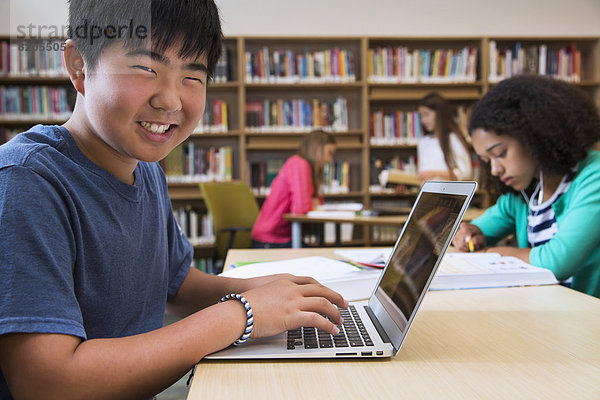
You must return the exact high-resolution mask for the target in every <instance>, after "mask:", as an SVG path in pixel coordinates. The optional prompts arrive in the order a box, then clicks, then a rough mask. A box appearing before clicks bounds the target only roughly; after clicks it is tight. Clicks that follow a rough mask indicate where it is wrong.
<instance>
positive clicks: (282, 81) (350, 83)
mask: <svg viewBox="0 0 600 400" xmlns="http://www.w3.org/2000/svg"><path fill="white" fill-rule="evenodd" d="M8 40H9V38H8V37H3V38H2V37H0V42H1V41H4V42H6V41H8ZM494 45H495V48H496V50H497V51H498V56H497V58H496V59H505V56H506V54H507V50H510V52H512V53H514V54H518V53H519V49H523V50H522V54H526V53H527V49H529V52H530V53H531V54H533V53H532V52H533V50H532V49H533V48H534V47H535V48H537V49H538V51H539V48H540V46H545V48H546V52H547V54H553V55H554V54H562V53H560V50H561V49H565V51H567V53H568V52H569V51H572V50H573V49H576V50H577V51H578V52H579V54H580V55H579V56H578V58H577V63H578V64H579V70H580V72H579V79H578V80H577V81H575V83H576V84H577V85H579V86H580V87H582V88H583V89H584V90H585V91H586V92H588V93H589V94H590V96H591V97H592V98H593V99H594V101H595V102H596V104H598V105H599V106H600V38H599V37H480V36H473V37H367V36H356V37H347V36H344V37H321V36H303V37H292V36H290V37H270V36H264V37H261V36H235V37H227V38H226V39H225V42H224V46H225V48H226V51H227V62H226V66H225V67H223V66H222V67H223V68H226V69H227V70H228V74H227V80H226V81H224V80H223V79H219V80H218V81H215V82H214V83H211V84H210V85H209V87H208V90H207V100H208V101H209V102H210V101H222V102H224V103H226V104H227V111H226V112H227V117H226V118H227V128H226V130H225V131H223V132H212V131H210V130H204V131H203V132H199V133H194V134H192V135H191V136H190V138H189V139H188V140H187V142H193V143H194V146H195V147H200V148H209V147H229V148H230V150H231V177H232V179H237V180H245V181H249V180H250V172H251V165H252V164H253V163H257V162H260V161H263V160H281V161H282V160H285V159H286V158H287V157H289V156H291V155H292V154H294V152H295V151H296V149H297V147H298V143H299V140H300V138H301V137H302V135H303V134H304V132H306V131H308V130H310V127H309V126H304V127H303V128H297V127H296V128H294V127H290V126H287V127H283V128H277V127H271V128H269V129H262V131H261V129H256V128H252V127H250V126H249V125H250V124H251V123H253V122H252V121H248V120H247V113H246V104H247V103H248V102H255V103H259V102H260V103H263V104H264V103H265V101H269V102H274V103H275V102H277V101H279V102H281V103H289V104H292V103H293V101H303V102H304V103H306V104H313V102H314V101H318V102H319V104H330V103H333V102H335V101H336V100H337V99H340V98H342V99H344V103H345V107H346V111H345V115H344V117H345V125H344V126H342V127H341V128H340V127H339V126H338V127H334V128H332V129H333V131H332V134H333V135H334V137H335V138H336V140H337V143H338V146H337V152H336V156H335V158H336V160H337V161H344V162H347V163H348V164H349V170H350V179H349V185H348V186H349V187H348V188H347V190H346V191H344V192H340V193H337V194H327V195H326V196H325V198H326V201H328V202H335V201H357V202H361V203H363V204H364V205H365V207H366V208H369V207H372V206H378V205H385V206H394V205H398V207H401V206H405V205H406V204H409V203H410V202H411V200H412V199H413V198H414V193H405V194H397V193H386V192H380V191H376V190H373V188H371V183H373V182H372V181H373V176H372V175H373V174H372V172H373V169H374V167H373V165H372V162H373V160H375V159H379V160H382V161H384V163H385V162H387V161H388V160H389V159H393V158H396V159H400V160H408V159H410V157H411V156H413V157H414V156H415V155H416V145H415V143H414V142H412V143H409V142H406V143H399V142H394V143H375V142H373V141H372V139H371V137H370V136H371V131H372V114H373V112H375V111H377V110H381V111H382V113H383V114H386V113H394V112H396V111H405V112H412V111H415V110H416V106H417V102H418V100H419V99H420V98H421V97H422V96H423V95H425V94H427V93H429V92H433V91H435V92H438V93H440V94H442V95H443V96H444V97H446V98H447V99H449V100H450V101H451V102H452V104H453V105H454V106H456V107H464V108H468V107H469V106H471V105H473V104H474V103H475V102H476V101H477V100H478V99H479V98H480V97H481V96H482V95H483V94H485V93H486V92H487V91H488V90H489V88H490V87H491V86H492V85H494V84H495V83H496V81H497V79H495V77H494V76H492V75H491V73H492V72H493V71H496V72H497V71H498V63H495V65H496V66H495V67H494V66H493V65H492V63H493V59H494V58H493V57H494V54H495V53H494V52H493V51H491V50H490V47H491V46H492V50H493V46H494ZM335 49H337V50H335ZM384 49H387V50H389V53H388V55H391V56H392V57H393V55H394V54H411V55H414V54H416V53H418V52H419V51H420V52H421V53H420V54H421V56H423V57H424V54H425V53H424V52H429V53H430V56H431V58H432V62H433V60H434V59H435V56H436V50H437V51H438V56H440V57H442V56H441V53H444V57H445V58H446V59H449V56H448V54H450V52H449V50H451V51H452V54H453V55H457V54H461V52H464V51H467V52H468V53H470V54H472V57H471V62H473V61H474V65H473V66H472V67H471V70H470V71H471V74H470V76H467V77H465V76H461V75H454V78H448V77H447V76H446V74H445V72H448V71H451V70H452V68H454V67H453V66H452V64H450V65H449V66H448V67H447V68H441V69H440V68H438V71H439V72H440V73H441V74H438V76H433V77H431V76H428V77H423V76H421V77H415V76H412V77H410V76H409V75H408V74H407V73H406V65H407V63H406V59H405V63H404V68H405V69H404V74H403V75H402V76H401V77H399V76H396V77H394V76H391V77H385V78H381V77H379V78H377V77H374V75H375V74H374V72H373V71H374V68H378V67H375V66H376V65H377V64H376V63H375V62H374V61H372V60H373V59H374V58H373V57H374V55H377V54H378V53H377V52H378V51H380V52H382V51H383V50H384ZM333 50H335V51H336V52H337V51H339V52H341V51H345V52H346V53H343V54H344V56H343V57H342V58H343V59H344V64H345V66H346V67H347V68H348V65H349V63H351V64H352V68H350V69H348V71H350V72H346V73H345V74H342V75H343V76H341V77H340V76H339V74H338V76H336V77H334V78H330V79H325V78H314V77H311V76H310V74H308V75H309V76H308V77H305V78H297V79H290V78H272V79H268V78H263V79H260V78H256V79H254V78H251V79H249V78H248V76H247V75H248V71H249V69H248V64H247V54H249V53H250V54H253V55H254V56H255V58H256V57H259V55H260V54H262V56H263V65H264V60H265V58H264V55H265V53H266V52H268V54H269V55H270V56H271V57H274V53H275V52H277V54H278V57H280V60H283V58H284V56H285V55H288V61H289V56H290V54H293V57H294V59H296V61H297V63H298V64H301V65H304V64H303V63H306V65H307V66H308V67H311V66H312V65H313V64H314V62H315V60H317V59H318V57H320V56H322V54H321V53H326V52H328V51H333ZM261 52H262V53H261ZM402 52H404V53H402ZM318 53H319V54H318ZM335 54H336V57H337V56H338V54H339V53H335ZM348 54H351V57H350V56H348ZM299 56H300V57H301V59H298V57H299ZM415 57H416V56H415ZM557 57H558V56H557ZM340 60H341V58H340ZM259 61H260V60H259ZM259 61H258V62H257V61H255V64H254V67H255V69H254V70H255V71H256V70H260V69H259V67H260V62H259ZM467 61H468V58H467ZM538 61H539V60H538ZM340 62H341V61H340ZM465 62H466V61H465ZM527 62H529V63H531V60H529V61H527ZM548 63H549V61H548ZM388 64H390V66H393V62H390V61H389V57H388ZM400 65H402V64H400ZM413 65H414V64H413ZM564 65H566V66H567V67H568V66H569V63H568V62H566V64H564ZM273 68H274V67H273ZM528 68H531V65H529V66H528ZM284 69H285V68H284V67H283V66H282V67H281V68H279V69H277V71H282V70H284ZM388 72H389V71H388ZM413 72H414V68H413ZM350 73H351V74H353V76H354V79H351V78H349V76H348V75H349V74H350ZM27 85H34V86H40V85H48V86H62V87H69V86H70V83H69V81H68V79H67V78H66V77H44V76H20V77H12V76H6V75H1V74H0V86H3V87H6V86H27ZM290 107H292V106H291V105H290ZM5 114H6V113H4V111H3V113H2V117H0V132H3V131H5V130H6V129H7V128H10V129H24V128H27V127H29V126H31V125H33V124H35V123H40V122H41V123H62V122H63V119H52V118H49V119H47V120H46V119H42V120H40V118H38V117H32V118H28V117H27V115H21V116H19V117H10V116H8V115H5ZM248 115H250V114H248ZM254 116H255V114H252V117H253V118H254ZM221 117H222V116H221ZM1 138H2V136H0V140H1ZM170 194H171V198H172V201H173V204H174V208H178V207H188V208H194V209H198V210H200V212H203V210H205V208H204V205H203V202H202V198H201V195H200V191H199V189H198V184H197V182H196V181H192V182H181V180H179V181H178V182H176V183H175V182H174V183H170ZM257 197H258V198H259V201H262V200H263V199H264V198H265V195H264V194H259V195H258V196H257ZM475 202H476V203H477V204H479V205H483V206H485V205H487V200H486V196H485V195H484V194H481V196H479V197H478V198H477V199H476V200H475ZM354 238H355V240H353V242H352V244H367V245H370V244H371V245H375V244H389V241H385V242H379V241H377V240H373V239H372V235H371V232H370V231H369V230H367V229H364V230H355V233H354Z"/></svg>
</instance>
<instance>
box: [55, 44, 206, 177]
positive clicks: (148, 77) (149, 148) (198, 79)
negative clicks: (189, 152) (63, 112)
mask: <svg viewBox="0 0 600 400" xmlns="http://www.w3.org/2000/svg"><path fill="white" fill-rule="evenodd" d="M84 73H85V78H84V79H83V86H82V88H83V90H79V89H78V91H79V92H80V93H79V95H78V100H77V101H78V103H79V102H80V101H81V102H82V104H77V106H76V109H75V112H74V117H75V119H76V120H77V121H78V122H79V123H77V124H76V125H75V126H74V125H73V124H70V123H67V124H65V125H66V126H67V128H69V129H70V130H71V131H72V133H73V136H74V137H75V140H76V141H77V143H78V145H79V146H80V147H81V148H82V151H83V152H84V153H85V154H86V155H87V156H88V157H89V158H90V159H91V160H92V161H94V162H95V163H96V164H98V165H100V166H101V167H103V168H104V169H106V170H108V171H109V172H111V173H113V174H114V175H115V176H117V178H120V176H119V175H121V173H120V172H119V171H120V167H121V166H122V167H125V166H129V167H131V166H133V168H135V165H137V161H138V160H141V161H150V162H153V161H159V160H161V159H163V158H164V157H165V156H166V155H167V154H168V153H169V152H170V151H171V150H172V149H173V148H174V147H175V146H177V145H178V144H180V143H181V142H183V141H184V140H185V139H186V138H187V137H188V136H189V135H190V134H191V132H192V131H193V130H194V128H195V127H196V125H197V124H198V121H199V120H200V118H201V116H202V114H203V112H204V106H205V102H206V83H207V79H208V78H207V68H206V58H205V57H204V56H200V57H199V58H197V59H187V58H186V59H182V58H181V57H180V56H179V55H178V47H176V46H174V47H171V48H169V49H167V50H166V51H165V52H163V53H157V52H154V51H152V50H151V49H150V47H147V48H146V47H141V48H135V49H130V48H125V47H123V46H121V45H120V44H115V45H112V46H110V47H108V48H106V49H105V50H104V51H103V52H102V55H101V56H100V58H99V60H98V63H97V65H96V66H95V68H94V70H93V71H91V72H90V71H85V69H84ZM76 87H77V85H76ZM81 106H83V107H81ZM82 117H83V118H82ZM81 122H83V125H82V124H81ZM82 127H84V129H82ZM73 128H74V129H73ZM113 169H117V173H115V172H114V171H113ZM125 169H127V168H125ZM131 172H133V170H131Z"/></svg>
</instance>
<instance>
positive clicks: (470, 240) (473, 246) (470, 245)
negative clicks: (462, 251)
mask: <svg viewBox="0 0 600 400" xmlns="http://www.w3.org/2000/svg"><path fill="white" fill-rule="evenodd" d="M469 251H470V252H473V251H475V244H474V243H473V239H472V238H469Z"/></svg>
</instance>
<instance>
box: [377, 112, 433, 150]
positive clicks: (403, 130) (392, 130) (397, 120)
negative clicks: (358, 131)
mask: <svg viewBox="0 0 600 400" xmlns="http://www.w3.org/2000/svg"><path fill="white" fill-rule="evenodd" d="M422 135H423V132H422V127H421V117H420V115H419V113H418V111H404V110H396V111H393V112H390V113H384V111H382V110H376V111H373V112H371V125H370V130H369V141H370V143H371V145H413V146H414V145H416V144H417V143H418V141H419V139H420V138H421V136H422Z"/></svg>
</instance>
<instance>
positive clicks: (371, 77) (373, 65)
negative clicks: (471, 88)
mask: <svg viewBox="0 0 600 400" xmlns="http://www.w3.org/2000/svg"><path fill="white" fill-rule="evenodd" d="M477 54H478V49H477V48H476V47H474V46H471V45H468V46H464V47H462V48H449V49H433V50H430V49H409V48H408V47H406V46H395V47H392V46H388V47H381V46H377V47H375V48H370V49H369V50H368V55H367V71H368V78H367V79H368V81H369V82H372V83H417V82H423V83H460V82H474V81H475V80H476V79H477Z"/></svg>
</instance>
